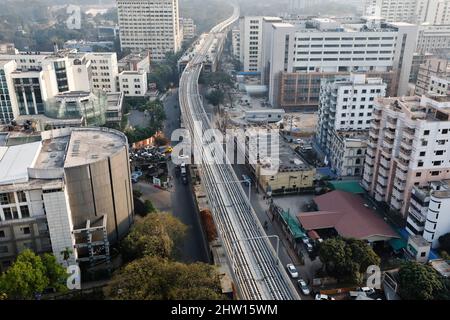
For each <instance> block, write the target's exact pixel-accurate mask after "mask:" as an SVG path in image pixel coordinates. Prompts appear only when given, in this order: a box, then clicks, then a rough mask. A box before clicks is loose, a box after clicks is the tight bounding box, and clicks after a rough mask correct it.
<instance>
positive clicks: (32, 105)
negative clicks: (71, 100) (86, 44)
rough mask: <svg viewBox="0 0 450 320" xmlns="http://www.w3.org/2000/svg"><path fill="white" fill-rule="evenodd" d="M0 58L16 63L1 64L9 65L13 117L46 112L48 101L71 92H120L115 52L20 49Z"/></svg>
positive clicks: (9, 88)
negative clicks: (26, 50) (34, 50)
mask: <svg viewBox="0 0 450 320" xmlns="http://www.w3.org/2000/svg"><path fill="white" fill-rule="evenodd" d="M0 61H10V62H12V63H13V64H14V67H12V64H6V63H5V62H3V67H2V69H5V66H9V67H6V69H5V70H6V71H7V73H5V77H6V78H5V79H6V84H7V85H8V93H9V99H10V103H9V104H11V106H12V112H13V116H14V118H17V117H18V116H20V115H38V114H43V113H44V112H45V105H46V104H47V103H48V102H49V101H51V100H52V99H53V98H54V97H55V96H56V95H58V94H61V93H65V92H68V91H72V92H79V91H83V92H90V91H96V90H102V91H105V92H107V93H115V92H117V77H118V65H117V56H116V53H79V52H76V50H59V51H56V52H53V53H51V52H39V53H34V52H18V53H16V54H0ZM5 70H4V71H5ZM10 118H11V117H10V116H9V119H10ZM4 119H5V118H4ZM9 121H10V120H9Z"/></svg>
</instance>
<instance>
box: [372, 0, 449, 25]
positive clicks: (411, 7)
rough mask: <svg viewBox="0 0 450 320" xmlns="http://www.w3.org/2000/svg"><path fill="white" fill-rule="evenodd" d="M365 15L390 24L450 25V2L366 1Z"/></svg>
mask: <svg viewBox="0 0 450 320" xmlns="http://www.w3.org/2000/svg"><path fill="white" fill-rule="evenodd" d="M364 14H366V15H377V16H381V17H383V18H385V19H386V21H389V22H408V23H418V24H420V23H424V22H426V23H429V24H433V25H437V24H449V23H450V1H449V0H365V2H364Z"/></svg>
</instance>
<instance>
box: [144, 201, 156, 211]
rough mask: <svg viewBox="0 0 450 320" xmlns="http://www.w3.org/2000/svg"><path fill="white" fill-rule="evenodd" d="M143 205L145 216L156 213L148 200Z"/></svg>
mask: <svg viewBox="0 0 450 320" xmlns="http://www.w3.org/2000/svg"><path fill="white" fill-rule="evenodd" d="M144 205H145V210H146V211H147V214H148V213H153V212H156V209H155V207H154V206H153V203H152V202H151V201H150V200H145V202H144Z"/></svg>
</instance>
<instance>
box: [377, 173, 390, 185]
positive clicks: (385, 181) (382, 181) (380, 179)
mask: <svg viewBox="0 0 450 320" xmlns="http://www.w3.org/2000/svg"><path fill="white" fill-rule="evenodd" d="M377 182H378V183H379V184H380V185H381V186H382V187H387V184H388V179H387V178H385V177H383V176H380V175H379V176H378V178H377Z"/></svg>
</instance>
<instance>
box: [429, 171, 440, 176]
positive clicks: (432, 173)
mask: <svg viewBox="0 0 450 320" xmlns="http://www.w3.org/2000/svg"><path fill="white" fill-rule="evenodd" d="M431 175H432V176H438V175H439V171H431Z"/></svg>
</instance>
